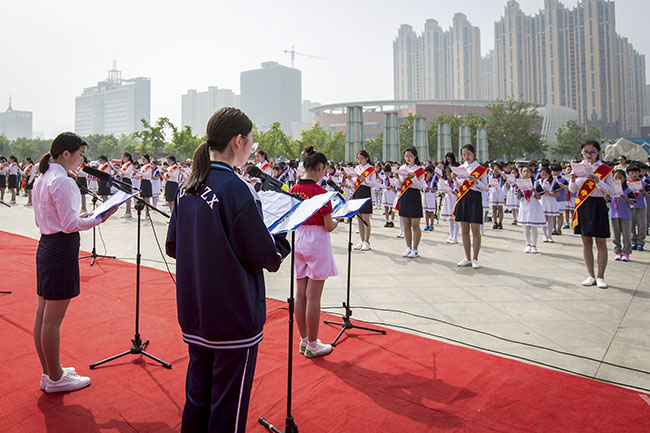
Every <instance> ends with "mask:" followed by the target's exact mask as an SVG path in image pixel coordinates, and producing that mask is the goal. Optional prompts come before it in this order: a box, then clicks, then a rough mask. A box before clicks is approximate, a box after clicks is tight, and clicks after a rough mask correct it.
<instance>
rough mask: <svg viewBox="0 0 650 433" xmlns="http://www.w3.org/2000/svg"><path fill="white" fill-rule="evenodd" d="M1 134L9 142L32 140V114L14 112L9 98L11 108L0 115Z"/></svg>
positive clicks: (28, 112) (29, 112)
mask: <svg viewBox="0 0 650 433" xmlns="http://www.w3.org/2000/svg"><path fill="white" fill-rule="evenodd" d="M0 134H2V135H4V136H5V137H7V138H8V139H9V140H15V139H17V138H23V137H24V138H32V112H31V111H18V110H14V109H13V108H12V107H11V98H9V107H8V108H7V110H6V111H5V112H4V113H0Z"/></svg>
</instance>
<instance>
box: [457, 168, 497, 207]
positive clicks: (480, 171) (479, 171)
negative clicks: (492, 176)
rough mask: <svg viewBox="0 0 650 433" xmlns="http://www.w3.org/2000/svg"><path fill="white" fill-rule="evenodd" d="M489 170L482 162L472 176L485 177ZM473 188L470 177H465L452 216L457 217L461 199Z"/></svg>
mask: <svg viewBox="0 0 650 433" xmlns="http://www.w3.org/2000/svg"><path fill="white" fill-rule="evenodd" d="M487 172H488V169H487V167H484V166H482V165H481V164H479V165H477V166H476V168H475V169H474V170H472V172H471V173H470V176H472V177H474V178H475V179H476V180H477V181H478V180H479V179H480V178H482V177H483V175H484V174H485V173H487ZM470 189H472V183H471V182H470V181H469V179H465V181H464V182H463V184H462V185H461V186H460V191H458V198H457V199H456V206H454V213H452V214H451V216H452V218H454V217H456V209H457V208H458V203H459V202H460V199H461V198H463V197H465V194H467V193H468V192H469V190H470Z"/></svg>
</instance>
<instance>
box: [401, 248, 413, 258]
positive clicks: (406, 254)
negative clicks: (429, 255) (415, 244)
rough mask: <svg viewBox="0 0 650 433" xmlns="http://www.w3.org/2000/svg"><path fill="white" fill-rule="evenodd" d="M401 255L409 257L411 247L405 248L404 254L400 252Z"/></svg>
mask: <svg viewBox="0 0 650 433" xmlns="http://www.w3.org/2000/svg"><path fill="white" fill-rule="evenodd" d="M402 257H411V249H410V248H407V249H406V251H404V254H402Z"/></svg>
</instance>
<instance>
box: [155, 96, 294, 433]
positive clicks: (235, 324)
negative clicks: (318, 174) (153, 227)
mask: <svg viewBox="0 0 650 433" xmlns="http://www.w3.org/2000/svg"><path fill="white" fill-rule="evenodd" d="M252 131H253V124H252V122H251V121H250V119H249V118H248V117H247V116H246V115H245V114H244V113H243V112H242V111H240V110H238V109H236V108H232V107H224V108H222V109H220V110H219V111H217V112H216V113H215V114H214V115H213V116H212V117H211V118H210V120H209V121H208V127H207V137H208V139H207V141H206V142H204V143H202V144H201V145H200V146H199V147H198V148H197V149H196V151H195V153H194V166H193V170H192V174H191V175H190V177H189V179H188V180H187V182H186V183H185V185H184V186H183V188H182V189H180V190H179V192H178V194H177V196H176V205H175V206H174V210H173V212H172V216H171V220H170V224H169V231H168V233H167V243H166V248H167V254H169V255H170V256H172V257H175V258H176V297H177V303H178V321H179V323H180V326H181V329H182V332H183V340H184V341H185V342H186V343H188V350H189V356H190V360H189V365H188V370H187V379H186V386H185V394H186V401H185V407H184V409H183V419H182V426H181V431H183V432H207V431H209V432H222V431H228V432H244V431H245V429H246V417H247V412H248V402H249V399H250V393H251V387H252V383H253V374H254V371H255V363H256V360H257V347H258V343H259V342H260V341H261V340H262V336H263V329H262V328H263V325H264V322H265V320H266V308H265V287H264V274H263V269H267V270H269V271H271V272H274V271H277V270H278V268H279V267H280V263H281V261H282V258H283V257H285V256H286V255H287V254H288V252H289V250H288V243H287V242H286V240H284V239H278V240H274V238H273V237H272V236H271V235H270V234H269V232H268V230H267V228H266V226H265V225H264V221H263V219H262V215H261V205H260V204H259V202H257V201H256V200H255V196H254V191H252V189H251V186H250V184H248V183H247V182H245V181H244V180H243V179H242V178H240V177H239V175H237V174H236V173H235V171H234V169H233V167H235V166H242V165H244V163H245V162H246V159H247V158H248V156H249V154H250V151H251V148H252V146H253V137H252V133H253V132H252ZM276 245H277V246H276ZM278 250H280V251H281V252H278Z"/></svg>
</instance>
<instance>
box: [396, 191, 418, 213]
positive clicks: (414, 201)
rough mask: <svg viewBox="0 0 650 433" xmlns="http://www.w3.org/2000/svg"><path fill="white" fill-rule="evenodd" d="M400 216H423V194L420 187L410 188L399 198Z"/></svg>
mask: <svg viewBox="0 0 650 433" xmlns="http://www.w3.org/2000/svg"><path fill="white" fill-rule="evenodd" d="M399 216H401V217H405V218H422V194H421V193H420V190H419V189H415V188H408V189H407V190H406V191H404V194H402V196H401V197H400V198H399Z"/></svg>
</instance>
